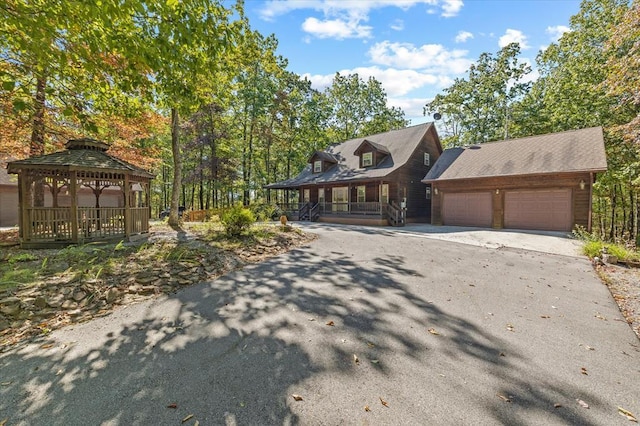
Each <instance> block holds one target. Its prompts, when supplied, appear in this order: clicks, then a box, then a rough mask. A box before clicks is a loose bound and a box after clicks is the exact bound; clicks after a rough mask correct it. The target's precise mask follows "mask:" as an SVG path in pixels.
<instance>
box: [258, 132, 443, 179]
mask: <svg viewBox="0 0 640 426" xmlns="http://www.w3.org/2000/svg"><path fill="white" fill-rule="evenodd" d="M431 126H433V123H423V124H419V125H416V126H410V127H406V128H404V129H399V130H391V131H389V132H384V133H378V134H376V135H371V136H366V137H362V138H356V139H351V140H348V141H346V142H343V143H341V144H338V145H334V146H331V147H329V148H327V150H326V151H325V152H326V153H328V154H331V155H332V156H333V157H335V158H336V159H337V160H338V163H337V164H334V165H332V166H331V167H329V168H328V169H327V170H326V171H324V172H322V173H313V168H312V165H311V164H307V166H306V167H305V168H304V169H303V170H302V172H300V174H298V176H296V177H294V178H291V179H287V180H283V181H280V182H275V183H272V184H269V185H265V186H264V187H265V188H268V189H291V188H298V187H300V186H303V185H322V184H330V183H338V182H353V181H363V180H379V179H382V178H384V177H386V176H388V175H389V174H391V173H393V172H394V171H396V170H397V169H398V168H400V167H401V166H403V165H404V164H406V163H407V161H408V160H409V158H410V157H411V154H413V152H414V151H415V150H416V148H417V147H418V145H419V144H420V142H421V141H422V140H423V138H424V136H425V135H426V133H427V132H428V131H429V129H430V127H431ZM365 141H367V142H369V143H370V144H372V145H373V144H375V145H373V146H382V147H384V148H386V150H387V151H388V152H389V155H387V156H386V157H385V158H384V160H382V161H381V162H380V163H379V164H378V165H377V166H372V167H364V168H361V167H360V157H359V156H357V155H354V152H355V151H356V150H357V149H358V148H359V147H360V145H362V143H363V142H365Z"/></svg>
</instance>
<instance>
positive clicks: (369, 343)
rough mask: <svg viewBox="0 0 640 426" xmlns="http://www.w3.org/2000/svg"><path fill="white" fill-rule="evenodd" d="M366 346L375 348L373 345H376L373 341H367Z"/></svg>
mask: <svg viewBox="0 0 640 426" xmlns="http://www.w3.org/2000/svg"><path fill="white" fill-rule="evenodd" d="M367 346H369V347H370V348H375V347H376V345H374V344H373V343H371V342H367Z"/></svg>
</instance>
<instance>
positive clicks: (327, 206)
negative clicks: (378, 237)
mask: <svg viewBox="0 0 640 426" xmlns="http://www.w3.org/2000/svg"><path fill="white" fill-rule="evenodd" d="M381 206H382V205H381V203H379V202H377V201H368V202H361V203H323V204H319V209H320V215H344V214H347V215H349V214H354V215H377V216H381V215H382V207H381Z"/></svg>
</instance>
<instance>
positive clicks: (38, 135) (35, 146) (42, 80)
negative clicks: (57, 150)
mask: <svg viewBox="0 0 640 426" xmlns="http://www.w3.org/2000/svg"><path fill="white" fill-rule="evenodd" d="M46 88H47V78H46V77H45V76H44V75H40V76H38V78H37V80H36V93H35V98H34V102H33V106H34V115H33V126H32V127H31V144H30V146H29V155H30V156H31V157H34V156H36V155H42V154H44V114H45V96H46ZM33 206H34V207H43V206H44V184H43V181H42V178H37V179H35V180H34V188H33Z"/></svg>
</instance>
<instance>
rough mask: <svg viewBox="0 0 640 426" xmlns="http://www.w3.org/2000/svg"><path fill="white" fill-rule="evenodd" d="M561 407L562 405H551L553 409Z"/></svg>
mask: <svg viewBox="0 0 640 426" xmlns="http://www.w3.org/2000/svg"><path fill="white" fill-rule="evenodd" d="M560 407H562V404H553V408H560Z"/></svg>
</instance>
